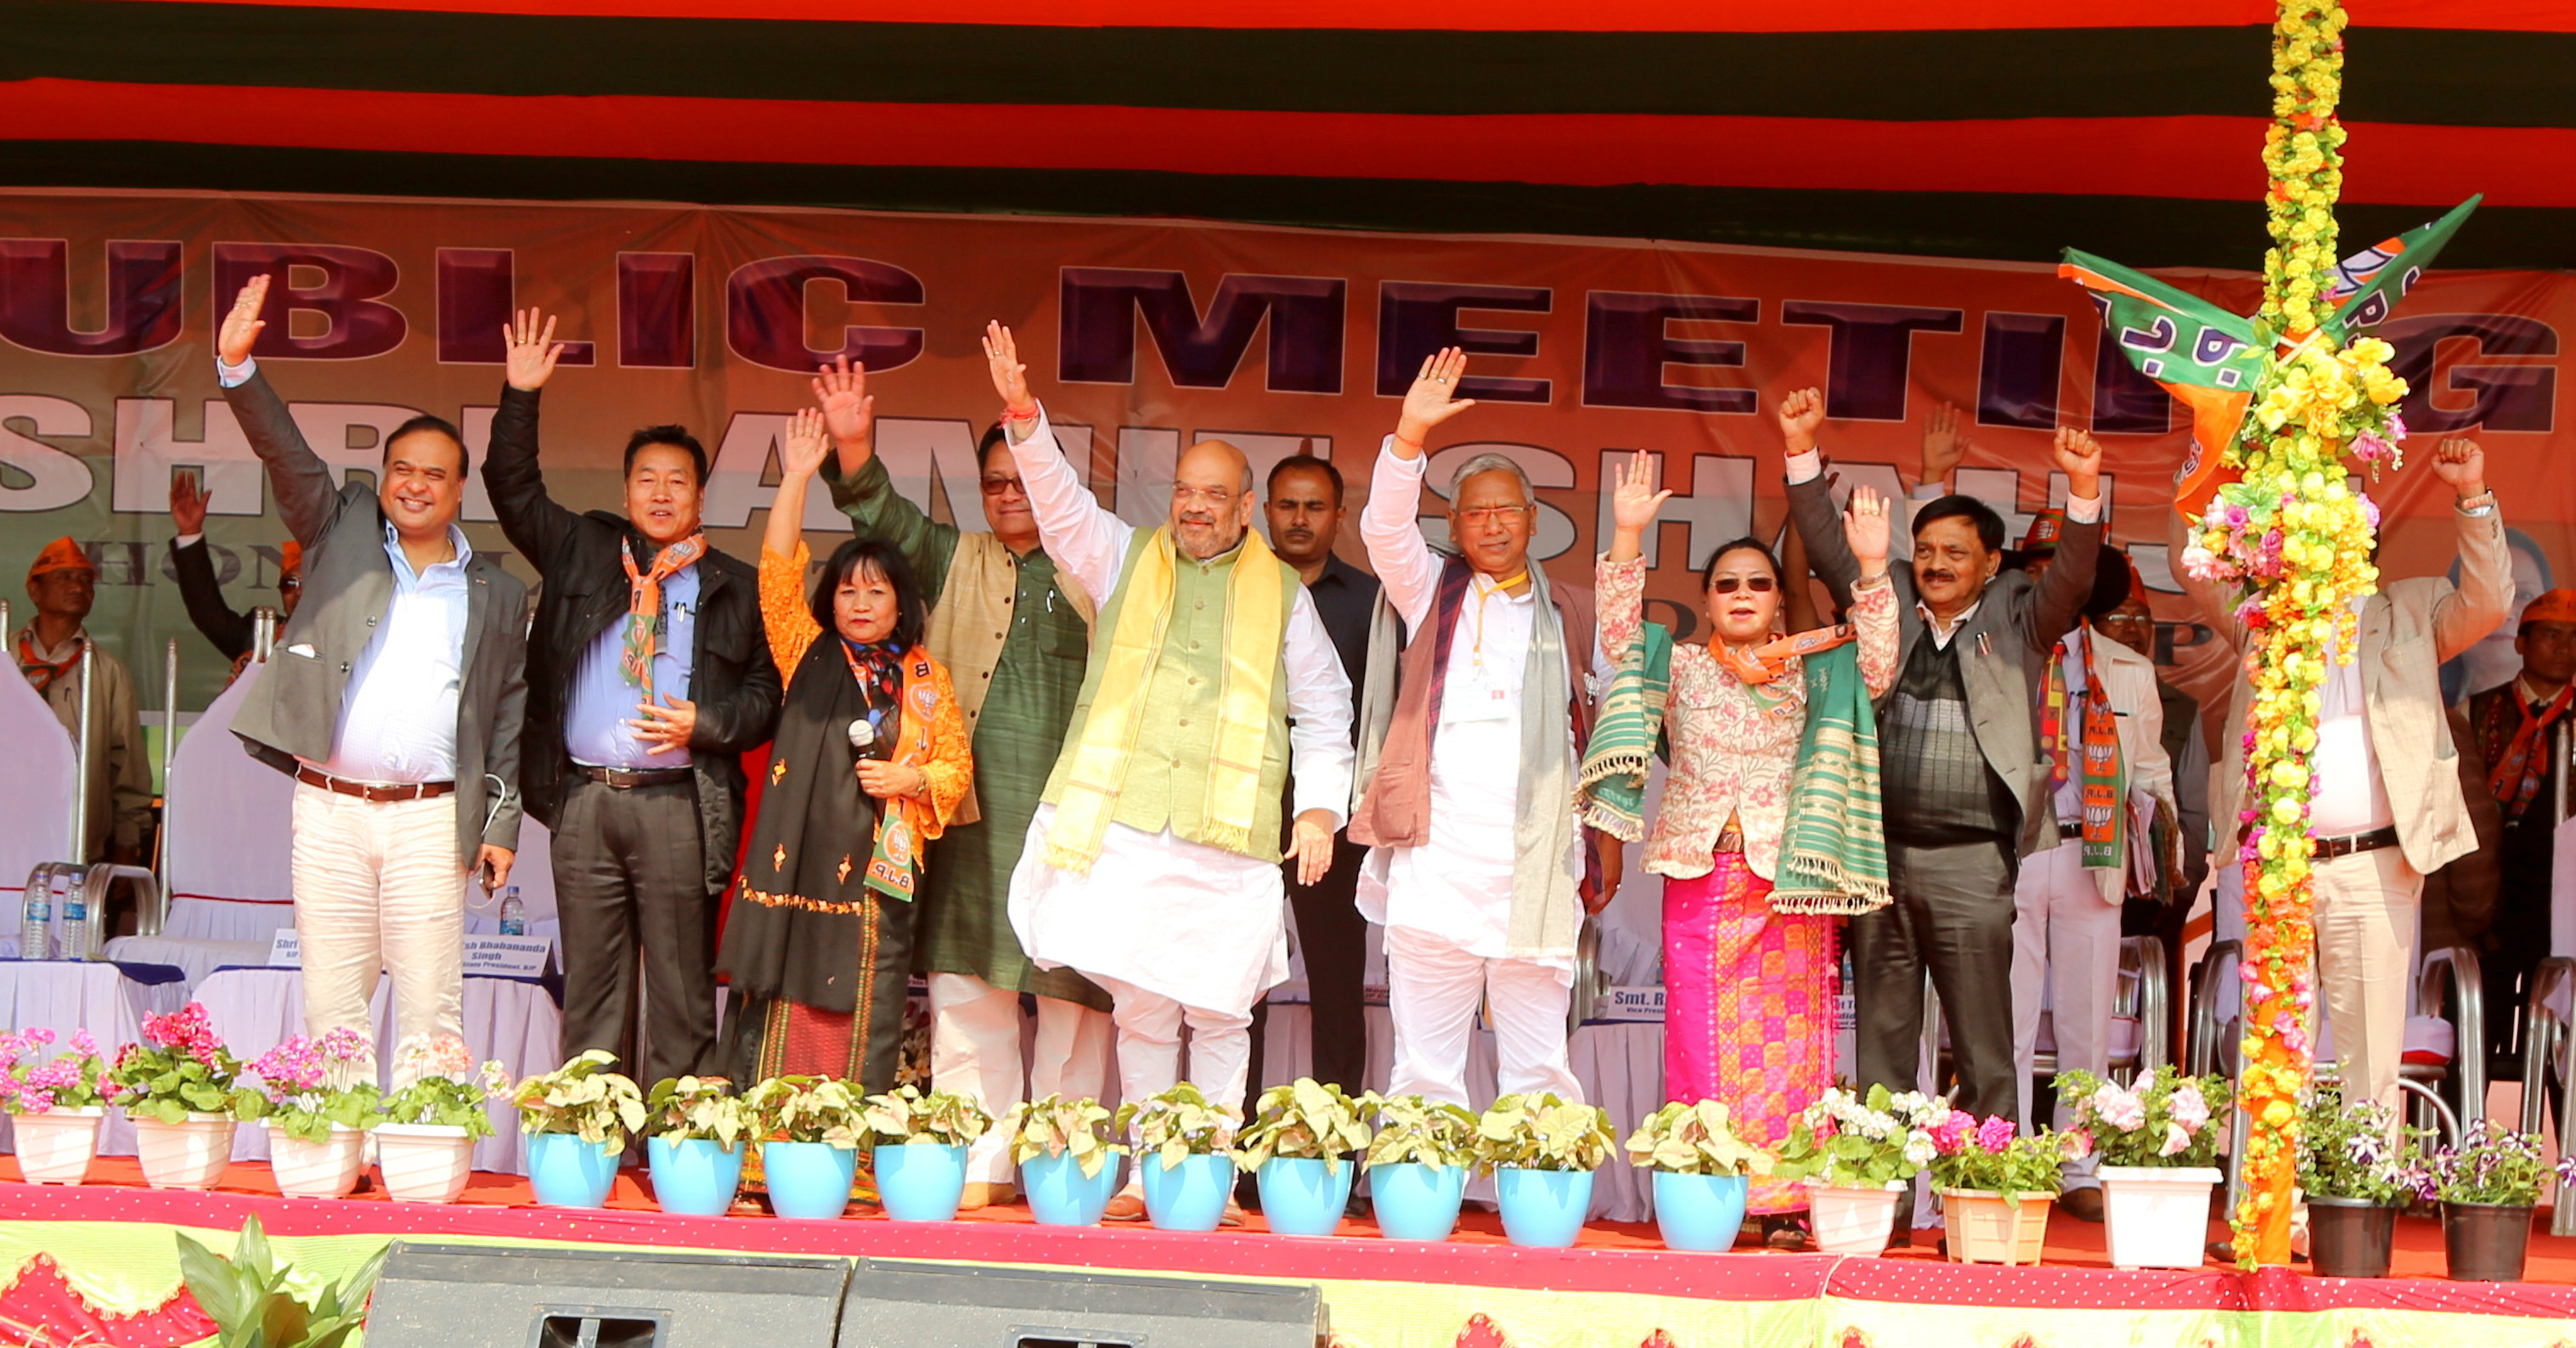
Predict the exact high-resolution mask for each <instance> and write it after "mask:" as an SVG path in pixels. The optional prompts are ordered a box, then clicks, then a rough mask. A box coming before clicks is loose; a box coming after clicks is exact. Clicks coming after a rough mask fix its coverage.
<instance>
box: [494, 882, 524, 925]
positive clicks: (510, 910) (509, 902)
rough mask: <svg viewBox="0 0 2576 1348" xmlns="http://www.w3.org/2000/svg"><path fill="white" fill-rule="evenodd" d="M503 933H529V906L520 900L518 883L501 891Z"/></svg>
mask: <svg viewBox="0 0 2576 1348" xmlns="http://www.w3.org/2000/svg"><path fill="white" fill-rule="evenodd" d="M501 934H502V935H504V936H525V935H527V934H528V908H527V905H526V904H523V903H521V902H519V887H518V886H517V885H512V886H510V887H509V888H508V889H505V890H502V891H501Z"/></svg>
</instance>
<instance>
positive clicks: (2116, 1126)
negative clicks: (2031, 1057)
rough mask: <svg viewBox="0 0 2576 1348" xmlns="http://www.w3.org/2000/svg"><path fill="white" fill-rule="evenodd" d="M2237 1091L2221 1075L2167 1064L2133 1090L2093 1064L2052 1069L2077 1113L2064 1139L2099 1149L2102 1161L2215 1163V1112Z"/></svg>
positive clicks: (2073, 1148) (2082, 1149)
mask: <svg viewBox="0 0 2576 1348" xmlns="http://www.w3.org/2000/svg"><path fill="white" fill-rule="evenodd" d="M2234 1093H2235V1092H2234V1090H2233V1088H2231V1087H2230V1086H2229V1085H2228V1084H2227V1078H2225V1077H2220V1076H2205V1077H2187V1076H2184V1075H2182V1074H2181V1073H2179V1072H2177V1071H2175V1070H2174V1069H2173V1066H2172V1065H2171V1064H2167V1065H2165V1066H2163V1067H2159V1068H2157V1069H2156V1070H2155V1073H2154V1075H2152V1076H2149V1077H2148V1078H2147V1079H2146V1080H2145V1081H2143V1082H2140V1083H2139V1084H2138V1087H2137V1089H2135V1090H2129V1089H2126V1088H2123V1087H2122V1086H2121V1085H2120V1084H2119V1083H2118V1082H2115V1081H2104V1080H2103V1079H2102V1078H2100V1077H2097V1076H2095V1075H2093V1074H2092V1073H2090V1072H2060V1073H2058V1074H2057V1098H2058V1099H2059V1100H2061V1101H2063V1102H2065V1104H2066V1106H2067V1107H2068V1109H2069V1110H2071V1111H2072V1112H2073V1114H2074V1118H2075V1126H2074V1127H2073V1128H2071V1129H2069V1130H2067V1132H2066V1133H2065V1134H2064V1137H2065V1139H2066V1145H2067V1147H2068V1148H2069V1149H2070V1152H2071V1154H2073V1155H2076V1156H2082V1155H2084V1154H2086V1153H2087V1152H2088V1151H2091V1152H2098V1153H2100V1154H2101V1157H2102V1164H2104V1165H2128V1166H2151V1167H2152V1166H2162V1167H2173V1166H2213V1165H2216V1164H2218V1134H2219V1126H2218V1124H2217V1122H2216V1120H2217V1119H2220V1118H2224V1117H2226V1114H2227V1104H2228V1101H2229V1100H2230V1099H2231V1098H2232V1097H2233V1095H2234Z"/></svg>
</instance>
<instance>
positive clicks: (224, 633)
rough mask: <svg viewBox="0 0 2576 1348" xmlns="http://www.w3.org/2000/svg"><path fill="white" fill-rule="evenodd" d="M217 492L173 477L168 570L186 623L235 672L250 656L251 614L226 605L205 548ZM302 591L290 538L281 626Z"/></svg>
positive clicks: (282, 562)
mask: <svg viewBox="0 0 2576 1348" xmlns="http://www.w3.org/2000/svg"><path fill="white" fill-rule="evenodd" d="M213 497H214V493H212V492H209V491H207V490H206V489H205V488H203V487H200V486H198V485H197V480H196V479H195V478H192V477H185V476H180V475H176V474H174V475H172V477H171V478H170V523H171V526H172V527H173V528H174V529H176V530H177V532H178V537H177V538H174V539H172V540H171V542H170V569H171V570H172V571H173V572H175V573H177V576H178V579H179V598H180V600H181V601H182V602H184V603H186V604H187V606H188V621H189V622H191V623H194V624H196V627H197V631H198V632H199V634H201V635H203V636H204V637H205V638H206V640H208V641H210V642H213V643H214V646H215V649H216V650H219V651H222V652H223V653H224V658H225V659H227V660H230V661H232V662H233V673H235V674H239V673H241V667H242V661H243V659H244V658H245V657H247V656H248V655H249V654H250V647H251V615H250V614H248V613H236V612H234V611H233V606H232V605H230V604H228V603H225V602H224V586H223V582H222V581H220V580H217V579H216V578H215V562H214V557H213V555H212V554H211V552H210V551H209V550H208V549H207V547H206V503H207V502H208V501H210V500H212V499H213ZM303 593H304V548H303V546H302V545H300V544H298V543H297V542H296V541H295V540H294V539H291V538H290V539H288V540H287V541H286V544H285V546H283V547H281V548H280V549H278V562H277V604H278V626H279V627H284V626H285V625H286V620H287V619H289V618H292V617H294V616H295V601H296V600H297V599H299V598H301V597H302V596H303Z"/></svg>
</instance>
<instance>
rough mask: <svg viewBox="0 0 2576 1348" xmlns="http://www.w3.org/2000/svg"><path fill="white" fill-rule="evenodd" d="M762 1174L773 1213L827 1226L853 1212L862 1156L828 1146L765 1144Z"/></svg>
mask: <svg viewBox="0 0 2576 1348" xmlns="http://www.w3.org/2000/svg"><path fill="white" fill-rule="evenodd" d="M760 1172H761V1181H762V1183H764V1184H767V1185H768V1186H769V1210H770V1211H772V1212H775V1213H777V1214H778V1215H779V1216H781V1217H791V1218H795V1219H796V1220H799V1221H808V1222H828V1221H832V1220H834V1219H835V1218H837V1217H839V1216H840V1215H841V1214H842V1213H845V1212H847V1211H849V1210H850V1184H851V1182H852V1181H854V1180H856V1179H857V1178H858V1174H859V1153H858V1150H857V1149H856V1148H853V1147H835V1146H833V1145H832V1144H831V1143H829V1142H763V1143H761V1144H760Z"/></svg>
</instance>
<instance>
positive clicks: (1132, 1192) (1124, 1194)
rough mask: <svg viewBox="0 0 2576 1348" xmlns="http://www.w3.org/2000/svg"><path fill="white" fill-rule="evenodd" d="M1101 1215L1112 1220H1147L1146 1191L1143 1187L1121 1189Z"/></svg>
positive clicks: (1104, 1218)
mask: <svg viewBox="0 0 2576 1348" xmlns="http://www.w3.org/2000/svg"><path fill="white" fill-rule="evenodd" d="M1100 1215H1101V1217H1102V1219H1103V1220H1106V1221H1112V1222H1141V1221H1143V1220H1145V1191H1144V1190H1143V1189H1141V1188H1135V1189H1122V1190H1120V1191H1119V1192H1118V1194H1117V1195H1116V1196H1115V1197H1113V1198H1111V1199H1110V1200H1109V1207H1108V1208H1107V1210H1105V1211H1103V1212H1102V1213H1101V1214H1100Z"/></svg>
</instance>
